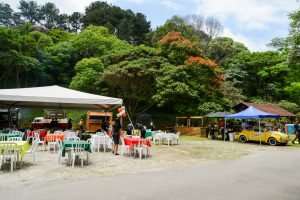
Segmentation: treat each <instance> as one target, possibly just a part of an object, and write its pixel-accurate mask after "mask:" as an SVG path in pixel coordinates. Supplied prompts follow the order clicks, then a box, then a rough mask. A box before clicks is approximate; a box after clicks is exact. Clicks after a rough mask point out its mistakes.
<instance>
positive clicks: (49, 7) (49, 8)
mask: <svg viewBox="0 0 300 200" xmlns="http://www.w3.org/2000/svg"><path fill="white" fill-rule="evenodd" d="M41 15H42V17H43V22H44V23H43V25H44V26H45V27H46V28H47V29H48V30H52V29H53V28H54V27H55V22H56V20H57V18H58V17H59V9H58V8H57V7H56V6H55V4H54V3H46V4H44V5H43V6H42V7H41Z"/></svg>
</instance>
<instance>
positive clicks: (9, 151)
mask: <svg viewBox="0 0 300 200" xmlns="http://www.w3.org/2000/svg"><path fill="white" fill-rule="evenodd" d="M0 151H1V152H2V153H3V155H2V159H1V160H2V162H4V163H7V162H10V172H13V170H14V169H15V168H16V160H17V144H16V143H13V142H5V143H2V144H1V148H0ZM2 162H1V163H2Z"/></svg>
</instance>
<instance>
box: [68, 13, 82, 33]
mask: <svg viewBox="0 0 300 200" xmlns="http://www.w3.org/2000/svg"><path fill="white" fill-rule="evenodd" d="M82 18H83V14H82V13H80V12H73V13H72V15H70V16H69V24H70V31H71V32H73V33H76V34H77V33H78V32H79V31H80V30H81V28H82V23H81V20H82Z"/></svg>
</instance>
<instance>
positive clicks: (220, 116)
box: [204, 112, 232, 118]
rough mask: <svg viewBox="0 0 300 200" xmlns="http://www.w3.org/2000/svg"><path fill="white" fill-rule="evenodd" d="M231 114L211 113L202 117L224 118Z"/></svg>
mask: <svg viewBox="0 0 300 200" xmlns="http://www.w3.org/2000/svg"><path fill="white" fill-rule="evenodd" d="M231 114H232V113H230V112H215V113H214V112H211V113H209V114H207V115H205V116H204V117H206V118H224V117H225V116H226V115H231Z"/></svg>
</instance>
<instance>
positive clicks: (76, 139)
mask: <svg viewBox="0 0 300 200" xmlns="http://www.w3.org/2000/svg"><path fill="white" fill-rule="evenodd" d="M67 140H75V141H80V138H79V137H67Z"/></svg>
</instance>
